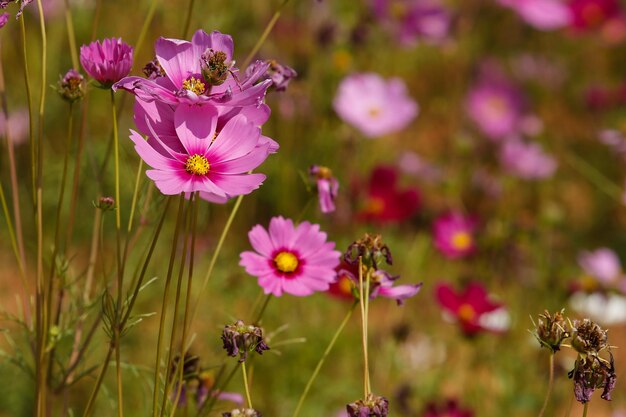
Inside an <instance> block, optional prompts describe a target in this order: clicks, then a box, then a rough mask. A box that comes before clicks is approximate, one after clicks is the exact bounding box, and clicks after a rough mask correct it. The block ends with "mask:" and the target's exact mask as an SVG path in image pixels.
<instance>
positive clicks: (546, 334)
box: [533, 310, 570, 353]
mask: <svg viewBox="0 0 626 417" xmlns="http://www.w3.org/2000/svg"><path fill="white" fill-rule="evenodd" d="M533 334H534V335H535V337H536V338H537V340H538V341H539V343H540V344H541V346H545V347H547V348H548V349H550V350H551V351H552V352H553V353H554V352H556V351H558V350H560V348H561V343H563V340H565V339H566V338H568V337H569V336H570V333H569V325H568V323H567V322H566V320H565V318H564V317H563V310H561V311H557V312H556V313H554V315H551V314H550V313H549V312H548V310H546V311H545V312H544V314H540V315H539V319H538V320H537V324H536V325H535V330H534V333H533Z"/></svg>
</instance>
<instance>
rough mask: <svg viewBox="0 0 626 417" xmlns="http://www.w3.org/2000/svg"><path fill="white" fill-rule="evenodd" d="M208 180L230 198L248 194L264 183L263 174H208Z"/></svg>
mask: <svg viewBox="0 0 626 417" xmlns="http://www.w3.org/2000/svg"><path fill="white" fill-rule="evenodd" d="M208 178H210V179H211V181H212V182H213V183H214V184H215V185H216V186H217V187H219V188H220V189H221V190H222V191H223V193H225V194H228V195H229V196H230V197H233V196H236V195H245V194H250V193H251V192H252V191H254V190H256V189H257V188H259V187H260V186H261V184H262V183H263V181H265V175H263V174H232V175H223V174H219V173H211V172H209V176H208Z"/></svg>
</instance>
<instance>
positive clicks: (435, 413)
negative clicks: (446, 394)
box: [421, 400, 474, 417]
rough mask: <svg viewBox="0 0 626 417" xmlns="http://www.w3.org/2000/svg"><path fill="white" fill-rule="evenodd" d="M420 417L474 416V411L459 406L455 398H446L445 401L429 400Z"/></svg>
mask: <svg viewBox="0 0 626 417" xmlns="http://www.w3.org/2000/svg"><path fill="white" fill-rule="evenodd" d="M421 417H474V412H473V411H471V410H468V409H466V408H461V407H460V406H459V403H458V401H456V400H446V401H445V402H440V403H434V402H431V403H429V404H428V405H426V409H425V410H424V413H423V414H422V415H421Z"/></svg>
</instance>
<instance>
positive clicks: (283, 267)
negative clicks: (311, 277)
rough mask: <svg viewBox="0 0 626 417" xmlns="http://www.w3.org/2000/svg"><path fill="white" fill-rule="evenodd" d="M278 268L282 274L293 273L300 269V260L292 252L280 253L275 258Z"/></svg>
mask: <svg viewBox="0 0 626 417" xmlns="http://www.w3.org/2000/svg"><path fill="white" fill-rule="evenodd" d="M274 264H275V265H276V268H277V269H278V270H279V271H281V272H286V273H289V272H293V271H295V270H296V269H297V268H298V258H297V257H296V255H294V254H293V253H291V252H280V253H279V254H278V255H276V257H275V258H274Z"/></svg>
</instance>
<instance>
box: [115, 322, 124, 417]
mask: <svg viewBox="0 0 626 417" xmlns="http://www.w3.org/2000/svg"><path fill="white" fill-rule="evenodd" d="M120 333H121V331H120V327H119V324H118V325H117V329H116V330H115V370H116V381H117V415H118V417H124V398H123V394H122V361H121V358H120V337H121V335H120Z"/></svg>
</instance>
